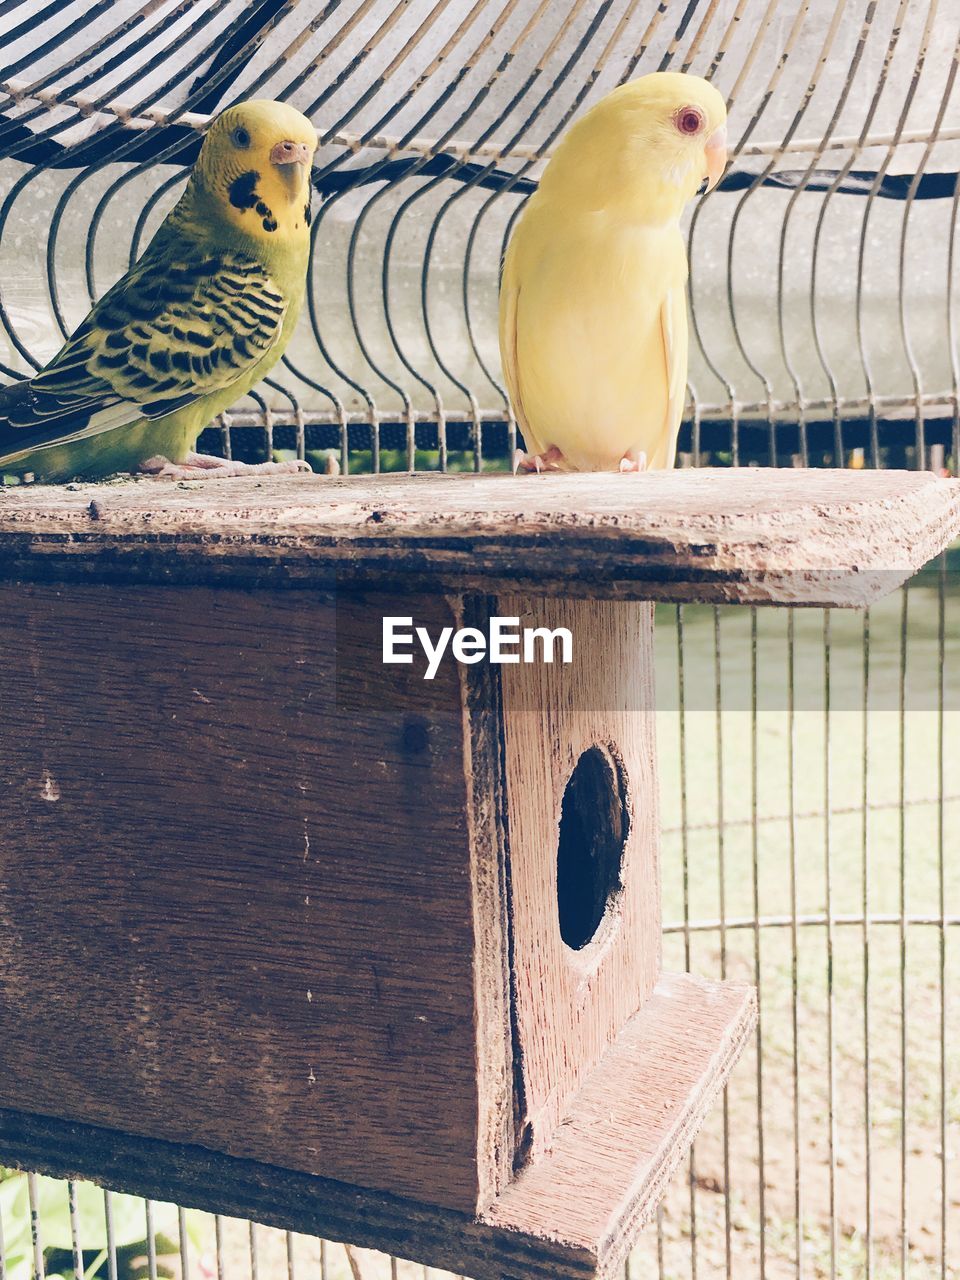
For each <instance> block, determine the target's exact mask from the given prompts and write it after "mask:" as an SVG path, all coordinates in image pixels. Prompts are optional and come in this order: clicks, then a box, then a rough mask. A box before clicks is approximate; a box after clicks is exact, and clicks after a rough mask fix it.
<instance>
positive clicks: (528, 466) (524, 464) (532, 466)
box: [513, 445, 563, 475]
mask: <svg viewBox="0 0 960 1280" xmlns="http://www.w3.org/2000/svg"><path fill="white" fill-rule="evenodd" d="M561 462H563V454H562V453H561V452H560V450H559V449H558V448H557V446H556V445H551V446H550V448H549V449H548V450H547V451H546V453H524V451H523V450H522V449H517V450H515V451H514V455H513V474H514V475H516V474H517V472H518V471H536V473H537V474H538V475H539V474H540V472H541V471H559V470H560V463H561Z"/></svg>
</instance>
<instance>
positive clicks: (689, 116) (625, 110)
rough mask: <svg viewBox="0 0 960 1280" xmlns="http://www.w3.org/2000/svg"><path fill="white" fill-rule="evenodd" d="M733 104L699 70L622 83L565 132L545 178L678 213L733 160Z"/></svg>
mask: <svg viewBox="0 0 960 1280" xmlns="http://www.w3.org/2000/svg"><path fill="white" fill-rule="evenodd" d="M726 125H727V109H726V105H725V103H724V100H723V97H722V96H721V94H720V93H719V92H718V91H717V90H716V89H715V88H714V87H713V85H712V84H710V83H709V82H708V81H706V80H703V79H701V77H700V76H693V75H686V74H684V73H682V72H677V71H656V72H654V73H653V74H651V75H647V76H641V77H640V78H639V79H638V80H631V81H629V82H628V83H627V84H622V85H620V86H619V88H617V89H614V90H613V92H612V93H609V94H607V96H606V97H605V98H603V99H602V100H601V101H600V102H598V103H597V105H596V106H595V107H593V108H591V110H590V111H588V112H587V113H586V114H585V115H584V116H583V117H582V118H581V119H580V120H578V121H577V123H576V124H575V125H573V126H572V128H570V129H569V130H568V131H567V133H566V135H565V136H564V138H563V140H562V142H561V144H560V146H559V147H558V148H557V151H556V153H555V155H554V156H553V158H552V160H551V161H550V163H549V165H548V166H547V168H546V170H545V171H544V175H543V179H542V180H541V186H543V187H545V189H546V188H549V187H550V186H551V185H553V186H554V187H556V186H559V185H562V186H564V187H566V188H567V189H568V190H570V189H575V191H576V193H577V194H576V196H575V197H574V198H577V199H579V200H583V201H585V202H586V203H587V204H588V205H589V206H590V207H602V206H606V205H617V206H621V207H622V206H623V205H624V204H627V205H630V206H632V207H633V208H634V210H635V211H636V213H637V214H638V216H640V217H641V218H642V219H644V220H647V219H649V220H651V221H666V220H670V219H675V218H677V217H679V215H680V212H681V210H682V209H683V206H684V205H685V204H686V202H687V201H688V200H689V199H690V198H691V197H692V196H694V195H695V194H696V192H697V191H698V190H699V188H700V186H701V185H702V183H703V182H704V181H705V180H706V183H707V190H710V189H711V188H712V187H714V186H716V184H717V183H718V182H719V181H720V178H721V176H722V174H723V170H724V167H725V165H726V162H727V130H726Z"/></svg>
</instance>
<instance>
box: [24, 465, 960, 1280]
mask: <svg viewBox="0 0 960 1280" xmlns="http://www.w3.org/2000/svg"><path fill="white" fill-rule="evenodd" d="M958 490H960V486H958V485H957V484H956V483H955V482H951V481H944V480H939V479H936V478H935V477H933V476H932V475H928V474H921V473H897V472H886V473H883V472H869V473H864V472H859V473H853V472H817V471H812V472H798V471H793V470H790V471H759V470H750V471H739V472H719V471H686V472H673V473H652V474H649V475H643V476H631V475H627V476H562V475H549V476H541V477H521V478H516V479H514V478H511V477H498V476H486V477H475V478H471V477H464V476H445V475H433V476H418V477H402V478H401V477H397V478H382V477H373V478H362V479H360V478H358V479H351V480H346V481H326V482H318V481H316V480H315V479H312V478H307V477H289V478H283V479H276V480H271V481H264V482H262V483H258V484H252V483H250V482H249V481H244V480H241V481H224V482H219V483H216V484H211V485H205V486H200V487H189V486H187V487H175V486H172V485H165V484H162V483H158V482H154V481H141V482H129V483H121V484H111V485H100V486H73V487H71V488H69V489H39V488H29V487H28V488H19V489H14V490H7V491H2V492H0V579H2V580H0V687H2V689H3V702H4V717H3V727H2V730H0V778H2V796H3V801H2V824H0V833H2V834H0V1160H2V1161H3V1162H5V1163H8V1164H16V1163H19V1164H23V1165H24V1166H26V1167H30V1168H33V1169H37V1170H42V1171H47V1172H50V1173H53V1174H57V1175H61V1176H77V1177H85V1178H90V1179H93V1180H95V1181H99V1182H102V1183H103V1184H104V1185H107V1186H115V1187H118V1188H122V1189H124V1190H127V1191H133V1192H137V1193H140V1194H144V1195H147V1196H151V1197H154V1198H158V1199H174V1200H177V1201H179V1202H181V1203H185V1204H189V1205H195V1206H197V1207H200V1208H206V1209H210V1210H214V1211H217V1212H223V1213H231V1214H237V1215H241V1216H245V1217H251V1218H254V1219H257V1220H259V1221H262V1222H267V1223H273V1224H275V1225H278V1226H282V1227H287V1228H292V1229H296V1230H299V1231H316V1232H319V1233H323V1234H325V1235H327V1236H330V1237H332V1238H334V1239H342V1240H349V1241H352V1242H355V1243H357V1244H361V1245H370V1246H373V1247H377V1248H382V1249H385V1250H388V1251H389V1252H391V1253H395V1254H399V1255H401V1256H405V1257H408V1258H411V1259H415V1260H420V1261H423V1262H426V1263H428V1264H431V1265H434V1266H441V1267H446V1268H449V1269H450V1270H453V1271H456V1272H460V1273H465V1274H468V1275H472V1276H474V1277H478V1278H480V1280H486V1278H490V1280H500V1278H501V1277H520V1276H522V1277H525V1278H526V1277H542V1278H543V1280H548V1278H549V1280H554V1278H555V1277H558V1276H568V1277H584V1278H587V1277H595V1276H603V1277H606V1276H610V1275H612V1274H613V1273H614V1271H615V1269H616V1268H617V1267H618V1266H619V1265H620V1264H621V1263H622V1260H623V1258H624V1256H625V1254H626V1252H627V1250H628V1249H629V1248H630V1246H631V1244H632V1242H633V1240H634V1238H635V1235H636V1233H637V1231H638V1230H639V1229H640V1227H641V1226H642V1225H643V1224H644V1223H645V1222H646V1221H647V1220H648V1219H649V1218H650V1216H651V1214H652V1213H653V1211H654V1209H655V1207H656V1205H657V1203H658V1201H659V1199H660V1198H661V1197H662V1195H663V1193H664V1189H665V1184H666V1181H667V1179H668V1178H669V1177H670V1175H671V1173H672V1171H673V1170H674V1169H675V1168H676V1166H677V1164H678V1162H679V1161H680V1159H681V1157H682V1155H683V1154H684V1152H685V1151H686V1149H687V1147H688V1145H689V1143H690V1142H691V1141H692V1139H693V1136H694V1134H695V1132H696V1130H697V1128H698V1126H699V1124H700V1122H701V1120H702V1119H703V1116H704V1114H705V1111H706V1109H707V1108H708V1107H709V1106H710V1104H711V1102H712V1101H713V1099H714V1098H715V1097H716V1095H717V1093H718V1091H719V1090H720V1089H721V1088H722V1086H723V1083H724V1081H725V1080H726V1078H727V1076H728V1074H729V1072H730V1070H731V1068H732V1066H733V1064H734V1062H735V1061H736V1059H737V1056H738V1054H739V1053H740V1051H741V1049H742V1048H743V1046H744V1043H745V1042H746V1040H747V1038H748V1037H749V1034H750V1031H751V1029H752V1027H753V1025H754V1022H755V1019H756V1002H755V993H754V991H753V989H752V988H750V987H749V986H746V985H743V984H740V983H736V982H707V981H703V980H701V979H698V978H696V977H693V976H689V975H686V974H677V973H665V972H663V971H662V967H661V958H660V956H661V950H660V882H659V867H658V857H659V847H658V846H659V830H658V818H657V806H658V786H657V773H656V757H655V751H654V703H653V656H652V650H653V602H654V601H657V600H669V601H694V600H699V601H711V602H723V603H728V602H740V603H744V604H764V605H765V604H788V605H793V604H806V605H835V604H845V605H863V604H867V603H869V602H870V601H871V600H872V599H875V598H877V597H879V596H880V595H882V594H884V593H885V592H887V591H890V590H892V589H893V588H894V587H895V586H897V585H899V583H900V582H902V581H903V580H904V579H905V578H907V577H908V576H909V575H910V574H911V573H913V572H914V571H915V570H916V569H917V568H919V567H920V566H921V565H922V564H924V563H925V562H926V561H928V560H929V559H931V558H932V557H933V556H934V555H935V554H936V553H937V552H938V551H940V550H941V549H942V548H943V547H944V546H945V545H946V543H947V542H948V541H949V540H950V538H952V537H953V536H955V534H956V532H957V529H958V524H960V496H958ZM385 616H405V617H412V619H413V620H414V623H415V624H416V625H420V626H423V627H425V628H427V630H428V631H429V632H431V633H433V634H436V633H437V632H438V631H439V630H440V629H441V628H443V627H448V626H449V627H453V628H454V629H458V628H462V627H465V626H473V627H476V628H477V629H478V630H480V631H483V630H485V629H486V628H487V627H488V625H489V621H490V619H491V618H493V617H497V616H500V617H518V618H519V619H520V620H521V622H522V624H523V625H524V626H526V627H545V628H548V629H554V628H558V627H566V628H567V629H568V630H569V631H570V632H571V634H572V636H573V639H574V646H573V655H572V661H571V662H570V663H569V664H566V665H564V664H560V663H554V664H553V665H545V664H542V663H532V664H529V665H527V664H523V663H518V664H511V665H502V666H495V665H492V664H490V663H488V662H485V661H483V662H477V663H472V664H463V663H458V662H453V661H446V662H443V663H441V664H440V666H439V668H438V670H437V673H436V676H435V678H434V679H432V680H429V681H426V680H424V679H423V678H422V677H423V663H422V662H420V663H418V662H416V661H415V662H414V663H412V664H409V665H394V664H384V662H383V661H382V657H383V654H382V641H383V636H382V619H383V618H384V617H385Z"/></svg>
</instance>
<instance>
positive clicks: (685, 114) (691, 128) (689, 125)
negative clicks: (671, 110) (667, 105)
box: [673, 107, 703, 137]
mask: <svg viewBox="0 0 960 1280" xmlns="http://www.w3.org/2000/svg"><path fill="white" fill-rule="evenodd" d="M673 122H674V124H675V125H676V126H677V128H678V129H679V130H680V132H681V133H684V134H686V135H687V137H692V136H693V135H694V134H695V133H699V132H700V130H701V129H702V128H703V112H702V111H701V110H700V108H699V107H681V108H680V110H679V111H677V112H675V114H674V117H673Z"/></svg>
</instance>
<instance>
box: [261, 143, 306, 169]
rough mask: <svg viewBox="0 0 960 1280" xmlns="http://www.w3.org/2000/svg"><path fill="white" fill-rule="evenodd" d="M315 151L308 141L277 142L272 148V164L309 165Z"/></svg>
mask: <svg viewBox="0 0 960 1280" xmlns="http://www.w3.org/2000/svg"><path fill="white" fill-rule="evenodd" d="M312 160H313V152H312V151H311V149H310V147H309V145H308V144H307V143H306V142H275V143H274V144H273V146H272V147H271V149H270V163H271V164H304V165H307V166H308V167H309V165H310V163H311V161H312Z"/></svg>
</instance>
